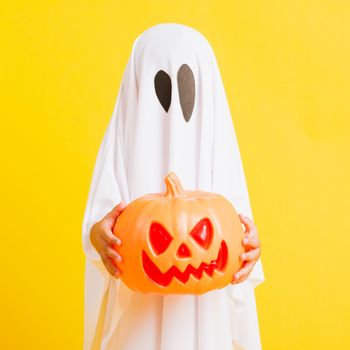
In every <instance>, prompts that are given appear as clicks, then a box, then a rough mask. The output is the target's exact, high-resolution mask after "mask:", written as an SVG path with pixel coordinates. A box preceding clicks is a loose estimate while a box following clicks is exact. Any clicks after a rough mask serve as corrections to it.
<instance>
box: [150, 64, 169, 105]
mask: <svg viewBox="0 0 350 350" xmlns="http://www.w3.org/2000/svg"><path fill="white" fill-rule="evenodd" d="M154 88H155V90H156V94H157V97H158V100H159V102H160V104H161V105H162V106H163V108H164V109H165V111H166V112H168V110H169V107H170V103H171V79H170V77H169V75H168V74H167V73H166V72H164V71H163V70H160V71H158V73H157V74H156V75H155V77H154Z"/></svg>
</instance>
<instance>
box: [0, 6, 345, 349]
mask: <svg viewBox="0 0 350 350" xmlns="http://www.w3.org/2000/svg"><path fill="white" fill-rule="evenodd" d="M349 11H350V4H349V2H347V1H341V0H328V1H322V0H314V1H312V0H293V1H292V0H288V1H277V0H276V1H272V0H265V1H263V0H261V1H258V0H255V1H243V0H241V1H238V0H235V1H203V0H202V1H192V2H189V1H177V2H176V3H174V2H173V1H140V2H136V3H135V2H130V3H129V4H127V5H126V4H125V2H124V1H123V2H122V1H120V2H118V1H86V0H84V1H82V0H81V1H74V0H73V1H72V0H70V1H66V0H65V1H63V0H62V1H53V0H52V1H12V2H10V1H8V2H7V3H2V5H1V11H0V13H1V14H0V16H1V18H0V26H1V28H0V39H1V40H0V42H1V56H0V70H1V74H0V79H1V85H0V89H1V104H0V112H1V128H0V130H1V135H0V147H1V159H2V161H1V167H2V168H1V182H0V183H1V216H2V217H1V254H0V265H1V289H0V300H1V301H0V310H1V311H0V329H1V332H0V333H1V337H0V342H1V343H0V347H1V348H2V349H6V350H10V349H35V350H41V349H45V350H47V349H50V350H54V349H81V348H82V331H83V277H84V276H83V272H84V255H83V252H82V246H81V223H82V217H83V212H84V209H85V203H86V199H87V192H88V188H89V186H90V180H91V175H92V170H93V165H94V162H95V157H96V154H97V150H98V147H99V145H100V142H101V140H102V136H103V133H104V131H105V128H106V126H107V123H108V120H109V118H110V116H111V113H112V109H113V106H114V103H115V99H116V96H117V92H118V89H119V84H120V81H121V76H122V73H123V71H124V68H125V65H126V62H127V59H128V57H129V54H130V50H131V46H132V44H133V41H134V40H135V38H136V36H137V35H139V34H140V33H141V32H142V31H143V30H145V29H146V28H148V27H150V26H152V25H154V24H157V23H160V22H179V23H183V24H187V25H190V26H193V27H194V28H196V29H198V30H199V31H201V32H202V33H203V34H204V35H205V36H206V37H207V38H208V40H209V41H210V43H211V44H212V46H213V48H214V52H215V53H216V57H217V60H218V62H219V66H220V69H221V73H222V76H223V79H224V84H225V87H226V91H227V95H228V97H229V103H230V106H231V111H232V115H233V120H234V125H235V128H236V132H237V136H238V139H239V143H240V148H241V153H242V157H243V162H244V166H245V171H246V176H247V181H248V185H249V192H250V196H251V202H252V206H253V213H254V217H255V223H256V225H257V227H258V229H259V235H260V239H261V242H262V263H263V267H264V272H265V277H266V282H265V283H264V284H262V285H260V286H259V287H258V288H257V289H256V297H257V304H258V311H259V320H260V330H261V338H262V343H263V348H264V349H265V350H274V349H276V350H289V349H290V350H296V349H303V350H304V349H317V350H321V349H345V348H347V347H349V346H350V345H349V344H350V332H349V329H350V319H349V318H350V303H349V295H350V287H349V285H350V283H349V256H350V254H349V248H350V247H349V245H350V244H349V243H350V224H349V215H350V214H349V209H350V205H349V204H350V202H349V195H350V191H349V190H350V188H349V187H350V185H349V182H350V181H349V179H350V166H349V151H350V128H349V126H350V119H349V117H350V107H349V106H350V103H349V102H350V79H349V78H350V74H349V73H350V68H349V67H350V64H349V62H350V40H349V37H350V16H349V13H350V12H349Z"/></svg>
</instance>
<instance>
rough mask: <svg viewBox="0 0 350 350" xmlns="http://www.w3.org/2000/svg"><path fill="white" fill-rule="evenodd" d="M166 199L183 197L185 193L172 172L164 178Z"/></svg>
mask: <svg viewBox="0 0 350 350" xmlns="http://www.w3.org/2000/svg"><path fill="white" fill-rule="evenodd" d="M164 182H165V185H166V193H165V196H166V197H185V191H184V189H183V187H182V185H181V182H180V180H179V178H178V177H177V176H176V175H175V173H174V172H172V171H171V172H170V173H169V174H168V175H167V176H166V177H165V178H164Z"/></svg>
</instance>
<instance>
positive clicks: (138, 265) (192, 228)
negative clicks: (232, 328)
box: [113, 172, 245, 295]
mask: <svg viewBox="0 0 350 350" xmlns="http://www.w3.org/2000/svg"><path fill="white" fill-rule="evenodd" d="M164 180H165V184H166V191H165V192H164V193H150V194H146V195H144V196H142V197H140V198H137V199H135V200H134V201H132V202H130V203H129V204H128V205H127V206H126V207H125V209H124V210H123V211H122V213H121V214H120V216H119V217H118V219H117V221H116V224H115V226H114V228H113V233H114V234H115V235H116V236H118V237H119V238H120V239H121V241H122V244H121V245H120V246H114V247H115V249H116V250H117V251H118V252H119V253H120V255H121V256H122V259H123V260H122V262H121V263H118V266H119V267H120V269H121V272H122V275H121V280H122V281H123V282H124V283H125V284H126V285H127V286H128V287H129V288H130V289H132V290H134V291H137V292H142V293H153V294H162V295H165V294H202V293H205V292H208V291H210V290H213V289H216V288H222V287H224V286H226V285H227V284H229V283H230V282H231V281H232V277H233V275H234V274H235V273H236V272H237V271H238V270H239V269H240V267H241V266H242V262H241V260H240V259H239V256H240V254H242V253H243V252H244V250H245V249H244V246H243V245H242V239H243V238H244V230H243V226H242V223H241V221H240V218H239V216H238V215H237V212H236V210H235V208H234V207H233V206H232V204H231V203H230V202H229V201H228V200H227V199H226V198H225V197H223V196H221V195H219V194H216V193H213V192H204V191H189V190H184V189H183V187H182V185H181V183H180V180H179V179H178V177H177V176H176V175H175V173H174V172H170V173H169V174H168V175H167V176H166V177H165V179H164Z"/></svg>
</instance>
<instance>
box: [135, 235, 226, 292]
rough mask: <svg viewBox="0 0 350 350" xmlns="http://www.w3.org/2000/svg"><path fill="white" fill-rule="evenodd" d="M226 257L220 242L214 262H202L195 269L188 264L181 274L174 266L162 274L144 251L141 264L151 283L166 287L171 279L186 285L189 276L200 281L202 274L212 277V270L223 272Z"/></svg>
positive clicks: (223, 246)
mask: <svg viewBox="0 0 350 350" xmlns="http://www.w3.org/2000/svg"><path fill="white" fill-rule="evenodd" d="M227 255H228V250H227V245H226V243H225V242H224V241H222V242H221V247H220V249H219V252H218V256H217V258H216V260H212V261H211V262H210V264H207V263H205V262H202V263H201V264H200V265H199V267H198V268H197V269H196V268H194V267H193V266H192V265H191V264H189V265H188V266H187V267H186V269H185V270H184V272H181V271H180V270H179V269H178V268H177V267H176V266H172V267H171V268H170V269H169V270H168V271H166V272H164V273H162V272H161V271H160V270H159V268H158V267H157V266H156V265H155V264H154V262H153V261H152V260H151V259H150V258H149V256H148V255H147V253H146V252H145V251H144V250H143V251H142V264H143V269H144V271H145V272H146V274H147V276H148V277H149V278H150V279H151V280H152V281H153V282H155V283H157V284H159V285H161V286H164V287H166V286H167V285H169V283H170V282H171V280H172V278H173V277H175V278H176V279H178V280H179V281H180V282H182V283H186V282H187V281H188V279H189V278H190V275H193V276H194V277H195V278H196V279H198V280H200V279H201V278H202V276H203V272H205V273H206V274H207V275H208V276H210V277H212V276H213V273H214V270H218V271H223V270H224V269H225V266H226V263H227Z"/></svg>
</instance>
